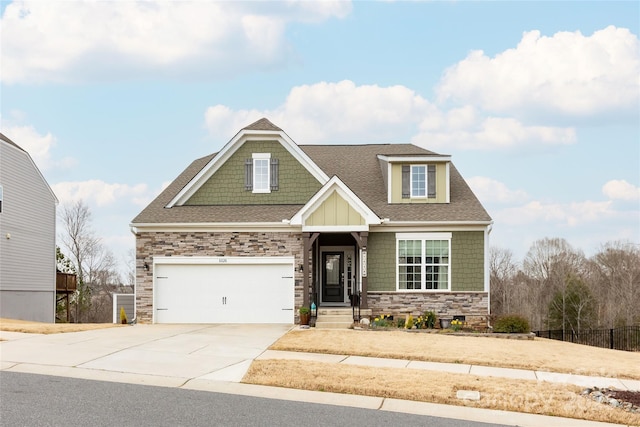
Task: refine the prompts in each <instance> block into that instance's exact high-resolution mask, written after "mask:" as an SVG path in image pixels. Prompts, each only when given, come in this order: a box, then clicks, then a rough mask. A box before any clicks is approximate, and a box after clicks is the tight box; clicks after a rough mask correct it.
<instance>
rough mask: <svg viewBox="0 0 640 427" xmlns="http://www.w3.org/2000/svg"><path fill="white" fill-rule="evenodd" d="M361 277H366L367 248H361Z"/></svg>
mask: <svg viewBox="0 0 640 427" xmlns="http://www.w3.org/2000/svg"><path fill="white" fill-rule="evenodd" d="M362 277H367V250H366V249H365V248H363V249H362Z"/></svg>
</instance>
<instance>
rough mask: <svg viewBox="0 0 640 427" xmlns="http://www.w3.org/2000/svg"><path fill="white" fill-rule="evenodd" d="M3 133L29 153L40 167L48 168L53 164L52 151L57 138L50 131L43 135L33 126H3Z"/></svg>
mask: <svg viewBox="0 0 640 427" xmlns="http://www.w3.org/2000/svg"><path fill="white" fill-rule="evenodd" d="M2 133H3V134H5V135H6V136H7V137H8V138H9V139H10V140H12V141H13V142H15V143H16V144H18V145H19V146H20V147H21V148H22V149H23V150H24V151H26V152H27V153H29V155H30V156H31V158H32V159H33V161H34V162H35V163H36V165H37V166H38V168H40V169H48V168H49V167H50V166H51V153H50V151H51V148H52V147H53V146H54V145H55V143H56V138H55V137H54V136H53V135H52V134H51V133H50V132H47V134H46V135H42V134H40V133H38V132H37V131H36V130H35V129H34V128H33V126H7V127H6V128H5V127H4V126H3V129H2Z"/></svg>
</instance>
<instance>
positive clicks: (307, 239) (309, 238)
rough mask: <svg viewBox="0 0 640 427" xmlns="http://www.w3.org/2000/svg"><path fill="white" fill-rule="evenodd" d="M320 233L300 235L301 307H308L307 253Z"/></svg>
mask: <svg viewBox="0 0 640 427" xmlns="http://www.w3.org/2000/svg"><path fill="white" fill-rule="evenodd" d="M319 235H320V233H313V234H311V233H302V242H303V244H304V245H303V251H302V306H303V307H309V304H310V303H309V273H311V271H310V270H309V251H310V250H311V248H312V247H313V244H314V242H315V241H316V239H317V238H318V236H319Z"/></svg>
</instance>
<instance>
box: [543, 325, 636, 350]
mask: <svg viewBox="0 0 640 427" xmlns="http://www.w3.org/2000/svg"><path fill="white" fill-rule="evenodd" d="M534 333H535V334H536V336H537V337H541V338H550V339H552V340H559V341H567V342H573V343H576V344H584V345H590V346H593V347H602V348H612V349H614V350H625V351H640V326H625V327H622V328H615V329H590V330H583V331H577V332H576V331H573V330H567V331H563V330H561V329H559V330H555V331H536V332H534Z"/></svg>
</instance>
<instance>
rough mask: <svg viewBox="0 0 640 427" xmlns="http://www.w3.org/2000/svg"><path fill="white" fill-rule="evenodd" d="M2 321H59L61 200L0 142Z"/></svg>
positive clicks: (24, 157) (18, 153)
mask: <svg viewBox="0 0 640 427" xmlns="http://www.w3.org/2000/svg"><path fill="white" fill-rule="evenodd" d="M0 185H2V188H3V201H2V213H0V317H10V318H15V319H23V320H36V321H43V322H53V321H54V320H55V295H56V294H55V283H56V262H55V235H56V203H57V200H56V198H55V196H54V194H53V193H52V191H51V189H50V187H49V185H48V184H47V183H46V181H45V180H44V178H43V177H42V175H41V174H40V171H39V170H38V168H37V167H36V165H35V164H34V163H33V161H32V160H31V157H30V156H29V155H28V154H27V153H26V152H25V151H23V150H21V149H19V148H17V147H15V146H13V145H12V144H9V143H7V142H6V141H0Z"/></svg>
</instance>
